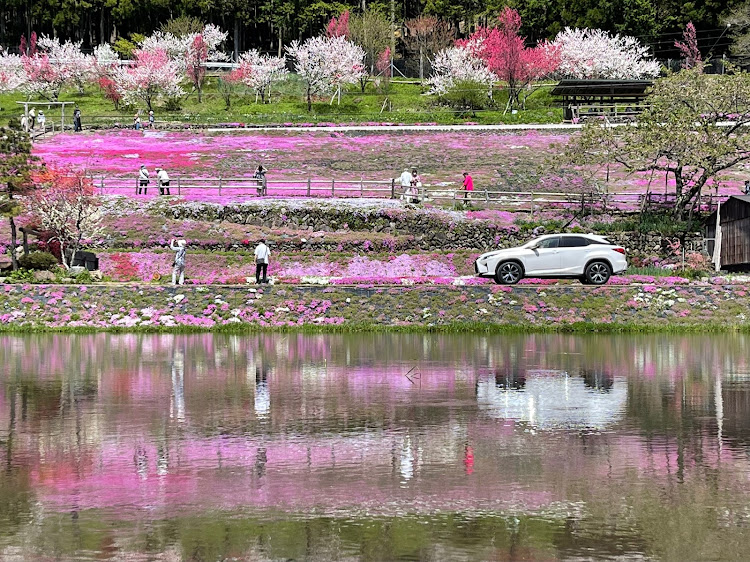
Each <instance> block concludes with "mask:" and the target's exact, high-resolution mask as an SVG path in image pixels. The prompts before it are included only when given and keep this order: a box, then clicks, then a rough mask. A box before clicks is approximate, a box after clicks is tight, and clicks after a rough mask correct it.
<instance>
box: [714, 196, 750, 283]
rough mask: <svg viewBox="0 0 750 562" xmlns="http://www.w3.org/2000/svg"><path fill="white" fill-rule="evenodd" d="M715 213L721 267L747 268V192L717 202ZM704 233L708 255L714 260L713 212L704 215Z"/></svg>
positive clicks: (749, 253) (749, 254) (749, 203)
mask: <svg viewBox="0 0 750 562" xmlns="http://www.w3.org/2000/svg"><path fill="white" fill-rule="evenodd" d="M718 213H719V226H720V236H719V240H718V245H719V255H720V258H721V262H720V265H721V269H726V270H728V271H750V195H733V196H732V197H730V198H729V199H727V200H726V201H724V203H722V204H721V206H720V207H719V210H718ZM705 233H706V249H707V250H708V255H709V256H711V259H712V261H713V262H714V263H716V257H715V256H714V249H715V246H716V244H717V240H716V213H712V214H711V215H710V216H709V217H708V219H707V222H706V229H705Z"/></svg>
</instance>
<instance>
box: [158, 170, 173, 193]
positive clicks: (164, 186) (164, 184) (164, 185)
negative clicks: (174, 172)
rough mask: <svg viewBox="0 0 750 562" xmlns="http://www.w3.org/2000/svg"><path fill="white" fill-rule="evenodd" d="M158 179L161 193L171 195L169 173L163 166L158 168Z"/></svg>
mask: <svg viewBox="0 0 750 562" xmlns="http://www.w3.org/2000/svg"><path fill="white" fill-rule="evenodd" d="M156 180H157V182H158V183H159V195H171V194H170V193H169V174H167V171H166V170H164V169H162V168H156Z"/></svg>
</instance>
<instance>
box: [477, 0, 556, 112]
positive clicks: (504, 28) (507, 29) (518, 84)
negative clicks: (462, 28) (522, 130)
mask: <svg viewBox="0 0 750 562" xmlns="http://www.w3.org/2000/svg"><path fill="white" fill-rule="evenodd" d="M498 23H499V25H498V27H493V28H492V29H487V28H481V27H480V28H479V29H477V31H476V32H474V34H473V35H472V36H471V37H470V38H469V40H468V42H465V43H464V44H466V45H467V46H469V48H471V49H473V50H474V52H475V54H476V56H478V57H479V58H481V59H482V60H484V62H485V64H486V65H487V68H488V69H489V70H490V71H491V72H492V73H493V74H495V75H496V76H497V77H498V78H499V79H500V80H504V81H505V82H507V84H508V105H507V106H506V111H507V110H508V109H510V108H512V107H513V106H514V105H523V102H524V101H525V99H524V100H521V98H520V95H521V91H522V90H523V89H524V88H526V86H528V85H529V84H530V83H531V82H532V81H534V80H539V79H541V78H543V77H545V76H547V75H549V74H551V73H552V72H554V71H555V70H556V69H557V67H558V65H559V58H558V50H557V48H555V47H554V46H550V45H548V44H546V43H542V44H540V45H537V46H536V47H526V45H525V41H526V39H525V38H524V37H521V36H520V35H519V31H520V29H521V16H520V15H518V12H517V11H516V10H514V9H512V8H509V7H508V6H506V7H505V8H503V11H502V12H501V13H500V16H498Z"/></svg>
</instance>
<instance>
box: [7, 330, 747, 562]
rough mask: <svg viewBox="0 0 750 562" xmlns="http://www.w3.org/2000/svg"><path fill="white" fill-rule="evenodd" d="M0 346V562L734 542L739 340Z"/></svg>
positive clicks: (53, 341)
mask: <svg viewBox="0 0 750 562" xmlns="http://www.w3.org/2000/svg"><path fill="white" fill-rule="evenodd" d="M0 340H2V344H1V345H0V445H1V446H2V453H0V461H2V466H3V471H2V472H1V473H0V506H1V507H0V548H1V549H2V550H0V553H1V554H0V557H4V556H14V555H17V556H21V557H34V556H62V557H70V556H77V557H84V558H85V557H100V556H102V555H103V554H105V555H106V554H107V553H109V555H112V554H116V553H120V554H123V555H125V554H126V553H129V555H135V554H141V555H144V556H146V555H147V554H148V553H151V554H154V553H158V554H159V556H168V555H169V553H173V554H175V553H176V555H179V556H182V557H186V558H194V559H216V558H223V557H232V556H234V557H239V558H254V559H265V558H268V559H278V558H305V557H313V558H318V559H321V558H322V559H325V558H338V557H355V558H364V559H395V558H411V559H435V558H438V559H444V558H450V557H465V558H472V559H477V558H515V557H521V556H525V557H527V558H541V559H549V558H555V557H589V556H597V557H602V556H665V557H672V558H679V557H681V556H683V555H684V558H694V557H695V556H696V553H698V552H701V553H705V557H712V558H732V557H734V556H733V553H736V552H740V551H741V550H738V549H741V548H745V547H747V546H750V544H747V543H748V542H750V541H748V536H750V534H748V532H747V531H746V526H747V523H748V522H750V510H748V509H747V507H746V506H747V505H748V499H750V493H749V492H750V490H748V487H749V486H750V484H749V483H748V482H749V481H748V476H750V471H749V470H748V468H750V467H749V466H748V438H749V436H750V427H749V426H750V422H748V419H750V416H749V415H748V414H750V375H748V373H750V366H748V361H747V359H746V357H748V351H749V350H748V347H750V339H748V338H746V337H743V336H739V335H736V336H726V335H724V336H721V337H716V338H713V337H664V336H655V337H574V336H562V335H536V336H513V337H509V336H439V335H356V336H323V335H315V336H308V335H297V334H292V335H278V334H276V335H268V334H263V335H253V336H246V337H240V336H212V335H210V334H199V335H153V336H145V335H132V334H129V335H111V334H98V335H91V336H61V335H49V336H7V335H6V336H0ZM302 537H307V538H306V539H305V540H303V541H301V540H300V539H301V538H302ZM29 545H35V546H33V547H32V546H29ZM146 557H148V556H146ZM701 557H704V556H701Z"/></svg>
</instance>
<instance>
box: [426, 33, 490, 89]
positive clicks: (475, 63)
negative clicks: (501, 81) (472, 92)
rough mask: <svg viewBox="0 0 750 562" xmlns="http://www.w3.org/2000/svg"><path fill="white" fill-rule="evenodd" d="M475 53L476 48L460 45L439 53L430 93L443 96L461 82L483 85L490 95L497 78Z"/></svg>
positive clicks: (433, 65)
mask: <svg viewBox="0 0 750 562" xmlns="http://www.w3.org/2000/svg"><path fill="white" fill-rule="evenodd" d="M475 51H476V48H472V47H470V46H468V45H460V46H456V47H449V48H447V49H443V50H442V51H440V52H438V54H437V55H436V56H435V60H434V61H433V62H432V76H430V78H429V80H428V81H427V83H428V84H429V85H430V93H432V94H437V95H439V96H443V95H445V94H447V93H448V92H449V91H450V90H451V89H452V88H453V87H454V86H455V85H456V84H457V83H459V82H461V83H467V82H470V83H473V84H483V85H485V86H486V87H487V92H488V93H490V92H491V91H492V84H493V83H494V82H495V81H496V80H497V76H495V75H494V74H493V73H492V72H491V71H490V70H489V69H488V68H487V66H486V65H485V63H484V61H483V60H482V59H480V58H479V57H478V56H476V55H475Z"/></svg>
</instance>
